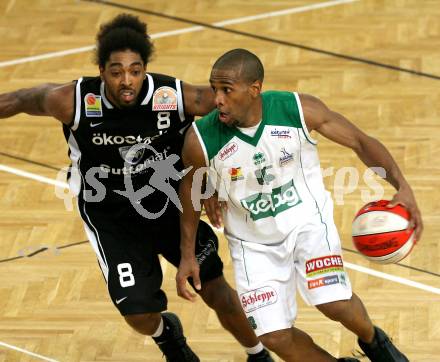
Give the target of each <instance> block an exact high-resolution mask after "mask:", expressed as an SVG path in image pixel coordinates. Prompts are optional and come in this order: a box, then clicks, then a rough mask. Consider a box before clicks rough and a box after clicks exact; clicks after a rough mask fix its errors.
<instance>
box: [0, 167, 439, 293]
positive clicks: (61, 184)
mask: <svg viewBox="0 0 440 362" xmlns="http://www.w3.org/2000/svg"><path fill="white" fill-rule="evenodd" d="M0 171H5V172H9V173H12V174H14V175H17V176H21V177H26V178H29V179H32V180H35V181H39V182H43V183H46V184H49V185H53V186H58V187H62V188H65V189H68V188H69V186H68V184H67V183H66V182H62V181H59V180H54V179H50V178H48V177H44V176H40V175H37V174H35V173H31V172H27V171H23V170H20V169H17V168H14V167H10V166H6V165H3V164H0ZM217 230H219V231H221V232H223V229H217ZM344 265H345V266H346V267H347V268H348V269H353V270H356V271H359V272H362V273H365V274H369V275H373V276H375V277H378V278H382V279H386V280H389V281H393V282H396V283H400V284H404V285H407V286H409V287H413V288H417V289H421V290H424V291H427V292H431V293H434V294H438V295H440V288H436V287H432V286H430V285H426V284H422V283H419V282H414V281H412V280H409V279H406V278H402V277H398V276H394V275H391V274H387V273H383V272H379V271H376V270H373V269H370V268H366V267H363V266H360V265H356V264H352V263H348V262H344Z"/></svg>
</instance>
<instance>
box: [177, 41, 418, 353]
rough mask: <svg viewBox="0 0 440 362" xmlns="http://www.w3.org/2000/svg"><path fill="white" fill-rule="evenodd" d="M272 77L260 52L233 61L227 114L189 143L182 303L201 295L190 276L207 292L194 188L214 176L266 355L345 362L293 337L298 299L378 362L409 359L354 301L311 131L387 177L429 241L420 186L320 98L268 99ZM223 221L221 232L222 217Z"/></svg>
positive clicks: (218, 68) (218, 79) (221, 84)
mask: <svg viewBox="0 0 440 362" xmlns="http://www.w3.org/2000/svg"><path fill="white" fill-rule="evenodd" d="M263 77H264V70H263V66H262V64H261V62H260V60H259V59H258V58H257V57H256V56H255V55H254V54H252V53H250V52H248V51H246V50H244V49H235V50H232V51H229V52H227V53H226V54H224V55H222V56H221V57H220V58H219V59H218V60H217V61H216V63H215V64H214V66H213V69H212V72H211V77H210V83H211V86H212V88H213V90H214V92H215V101H216V105H217V109H216V110H214V111H213V112H211V113H210V114H209V115H207V116H205V117H203V118H202V119H201V120H199V121H197V122H195V123H193V126H192V128H191V129H190V130H189V131H188V132H187V134H186V138H185V144H184V148H183V154H182V157H183V160H184V165H185V167H193V168H192V170H191V171H190V172H189V173H188V174H187V175H186V176H185V178H184V180H183V182H182V183H181V185H180V196H181V200H182V203H183V213H182V214H181V237H182V239H181V249H182V255H183V258H182V260H181V264H180V267H179V271H178V275H177V277H176V278H177V284H178V292H179V295H180V296H182V297H184V298H187V299H191V298H192V297H193V295H192V294H191V293H190V292H189V291H188V290H187V289H186V286H185V284H186V283H185V281H186V279H187V278H188V277H192V278H193V280H194V281H195V284H196V286H198V287H200V285H201V283H200V280H199V278H198V270H199V269H198V265H197V263H196V261H195V257H194V245H195V243H194V242H195V232H196V229H197V225H198V219H199V212H197V211H196V209H195V208H194V205H196V206H197V203H196V202H195V200H194V201H192V200H191V187H192V186H193V187H197V186H196V183H194V184H193V175H197V174H200V172H199V173H196V171H197V170H199V169H201V168H203V167H205V166H209V167H210V168H211V169H213V170H214V173H215V174H216V175H217V181H218V182H217V185H219V186H218V191H219V194H223V195H224V196H225V199H226V206H227V208H226V210H224V212H223V220H224V226H225V228H224V230H225V236H226V237H227V239H228V242H229V248H230V252H231V257H232V260H233V264H234V270H235V279H236V287H237V290H238V293H239V297H240V301H241V303H242V307H243V309H244V310H245V312H246V315H247V317H248V320H249V321H250V323H251V325H252V326H253V328H254V329H255V330H256V333H257V335H258V336H259V337H260V339H261V341H263V344H264V345H265V346H267V347H268V348H269V349H271V350H272V351H274V352H275V353H276V354H277V355H279V356H280V357H281V358H283V359H284V360H286V361H331V360H334V358H333V357H331V356H330V355H329V354H328V353H326V352H324V351H322V350H321V349H319V348H318V347H317V346H316V345H315V344H314V343H313V341H312V340H311V338H310V337H309V336H307V335H306V334H304V333H303V332H301V331H299V330H298V329H296V328H294V327H292V325H293V322H294V320H295V317H296V301H295V294H296V293H295V291H296V290H297V289H298V290H299V292H300V294H301V296H302V297H303V299H304V300H305V301H306V302H307V303H308V304H311V305H314V306H316V307H317V308H318V310H320V311H321V312H322V313H323V314H324V315H326V316H327V317H328V318H330V319H332V320H335V321H339V322H341V323H342V324H343V325H344V326H345V327H347V328H348V329H349V330H351V331H352V332H354V333H355V334H356V335H357V336H358V341H359V345H360V346H361V348H362V349H363V351H364V352H365V353H366V355H367V356H368V357H369V358H370V359H371V360H372V361H373V362H388V361H408V359H407V358H406V357H405V356H404V355H403V354H402V353H401V352H400V351H399V350H398V349H397V348H396V347H395V346H394V345H393V344H392V343H391V341H390V340H389V338H388V337H387V336H386V334H385V333H384V332H383V331H382V330H381V329H379V328H378V327H375V326H373V324H372V322H371V320H370V318H369V316H368V314H367V312H366V310H365V307H364V305H363V304H362V302H361V300H360V299H359V298H358V296H357V295H356V294H354V293H352V290H351V285H350V280H349V278H348V276H347V274H346V273H345V270H344V265H343V259H342V255H341V242H340V239H339V235H338V232H337V230H336V227H335V224H334V222H333V204H332V199H331V197H330V195H329V193H328V192H327V191H326V190H325V188H324V184H323V179H322V175H321V171H320V163H319V158H318V152H317V148H316V141H315V140H314V139H313V138H312V136H311V134H310V132H311V131H316V132H318V133H320V134H322V135H323V136H325V137H327V138H329V139H331V140H333V141H335V142H337V143H339V144H341V145H344V146H347V147H350V148H351V149H353V150H354V151H355V152H356V154H357V155H358V156H359V158H360V159H361V160H362V161H363V162H364V163H365V164H366V165H367V166H368V167H372V166H376V167H382V168H383V169H384V170H385V171H386V180H387V181H388V182H389V183H391V184H392V185H393V186H394V187H395V188H396V190H397V193H396V195H395V196H394V198H393V200H392V203H391V204H392V205H393V204H397V203H402V204H404V205H405V206H406V207H407V208H408V209H409V211H410V212H411V226H413V225H414V226H415V227H416V231H415V238H416V239H419V238H420V235H421V232H422V221H421V216H420V211H419V209H418V207H417V204H416V201H415V198H414V195H413V192H412V190H411V188H410V186H409V185H408V183H407V181H406V180H405V178H404V177H403V175H402V173H401V172H400V170H399V167H398V166H397V164H396V162H395V161H394V160H393V158H392V156H391V155H390V153H389V152H388V151H387V149H386V148H385V147H384V146H383V145H382V144H381V143H380V142H379V141H377V140H376V139H374V138H372V137H369V136H367V135H366V134H364V133H363V132H362V131H360V130H359V129H358V128H357V127H356V126H354V125H353V124H352V123H350V122H349V121H348V120H347V119H346V118H345V117H343V116H342V115H340V114H338V113H336V112H333V111H331V110H330V109H328V108H327V107H326V106H325V104H324V103H323V102H321V101H320V100H319V99H317V98H315V97H312V96H310V95H306V94H298V93H294V92H280V91H267V92H264V93H261V88H262V83H263ZM193 191H194V190H193ZM193 202H195V203H194V204H193ZM211 217H212V218H213V220H214V223H215V224H217V225H216V226H219V225H218V224H219V220H218V216H216V214H215V212H211Z"/></svg>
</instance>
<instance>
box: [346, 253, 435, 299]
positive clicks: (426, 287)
mask: <svg viewBox="0 0 440 362" xmlns="http://www.w3.org/2000/svg"><path fill="white" fill-rule="evenodd" d="M344 266H345V267H346V268H347V269H353V270H356V271H358V272H361V273H365V274H369V275H373V276H375V277H378V278H382V279H386V280H389V281H392V282H395V283H399V284H404V285H406V286H409V287H413V288H417V289H421V290H424V291H426V292H430V293H434V294H438V295H440V288H436V287H432V286H430V285H426V284H422V283H419V282H415V281H412V280H409V279H406V278H402V277H398V276H395V275H392V274H388V273H384V272H380V271H377V270H374V269H370V268H366V267H364V266H361V265H357V264H352V263H349V262H346V261H344Z"/></svg>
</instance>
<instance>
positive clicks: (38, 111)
mask: <svg viewBox="0 0 440 362" xmlns="http://www.w3.org/2000/svg"><path fill="white" fill-rule="evenodd" d="M74 91H75V85H74V83H68V84H62V85H61V84H54V83H46V84H42V85H39V86H37V87H34V88H24V89H19V90H17V91H14V92H10V93H4V94H1V95H0V118H8V117H12V116H14V115H16V114H18V113H27V114H30V115H32V116H52V117H54V118H56V119H58V120H59V121H60V122H62V123H64V124H69V123H70V122H71V121H72V117H73V108H74V105H73V94H74Z"/></svg>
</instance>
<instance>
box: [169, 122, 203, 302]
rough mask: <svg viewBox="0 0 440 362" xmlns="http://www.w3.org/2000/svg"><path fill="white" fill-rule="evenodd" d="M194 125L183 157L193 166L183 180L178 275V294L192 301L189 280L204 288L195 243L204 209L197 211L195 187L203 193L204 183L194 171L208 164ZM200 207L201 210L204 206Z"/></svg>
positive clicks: (187, 137) (185, 163)
mask: <svg viewBox="0 0 440 362" xmlns="http://www.w3.org/2000/svg"><path fill="white" fill-rule="evenodd" d="M193 127H194V126H192V127H190V128H189V129H188V131H187V132H186V135H185V143H184V145H183V150H182V160H183V164H184V166H185V169H188V168H191V169H190V170H189V171H188V172H187V173H186V174H185V176H184V177H183V179H182V181H181V182H180V188H179V197H180V202H181V203H182V208H183V212H182V213H181V214H180V251H181V259H180V265H179V269H178V271H177V275H176V285H177V294H178V295H179V296H180V297H182V298H184V299H188V300H190V301H193V300H194V299H195V297H196V296H195V294H193V293H191V292H190V291H189V290H188V288H187V279H188V278H189V277H192V278H193V282H194V286H195V288H196V289H198V290H200V289H201V287H202V286H201V282H200V277H199V271H200V270H199V264H198V262H197V260H196V254H195V244H196V235H197V227H198V225H199V219H200V211H197V210H196V209H195V207H194V205H193V200H192V197H191V194H192V188H193V187H197V188H198V189H197V190H194V191H195V192H199V193H200V192H201V186H202V185H201V182H200V185H197V182H193V178H194V173H195V172H196V171H197V170H198V169H200V168H201V167H204V166H206V165H205V158H204V155H203V151H202V147H201V145H200V143H199V140H198V138H197V135H196V133H195V131H194V128H193ZM197 206H199V208H198V210H200V209H201V207H200V206H201V205H197Z"/></svg>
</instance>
